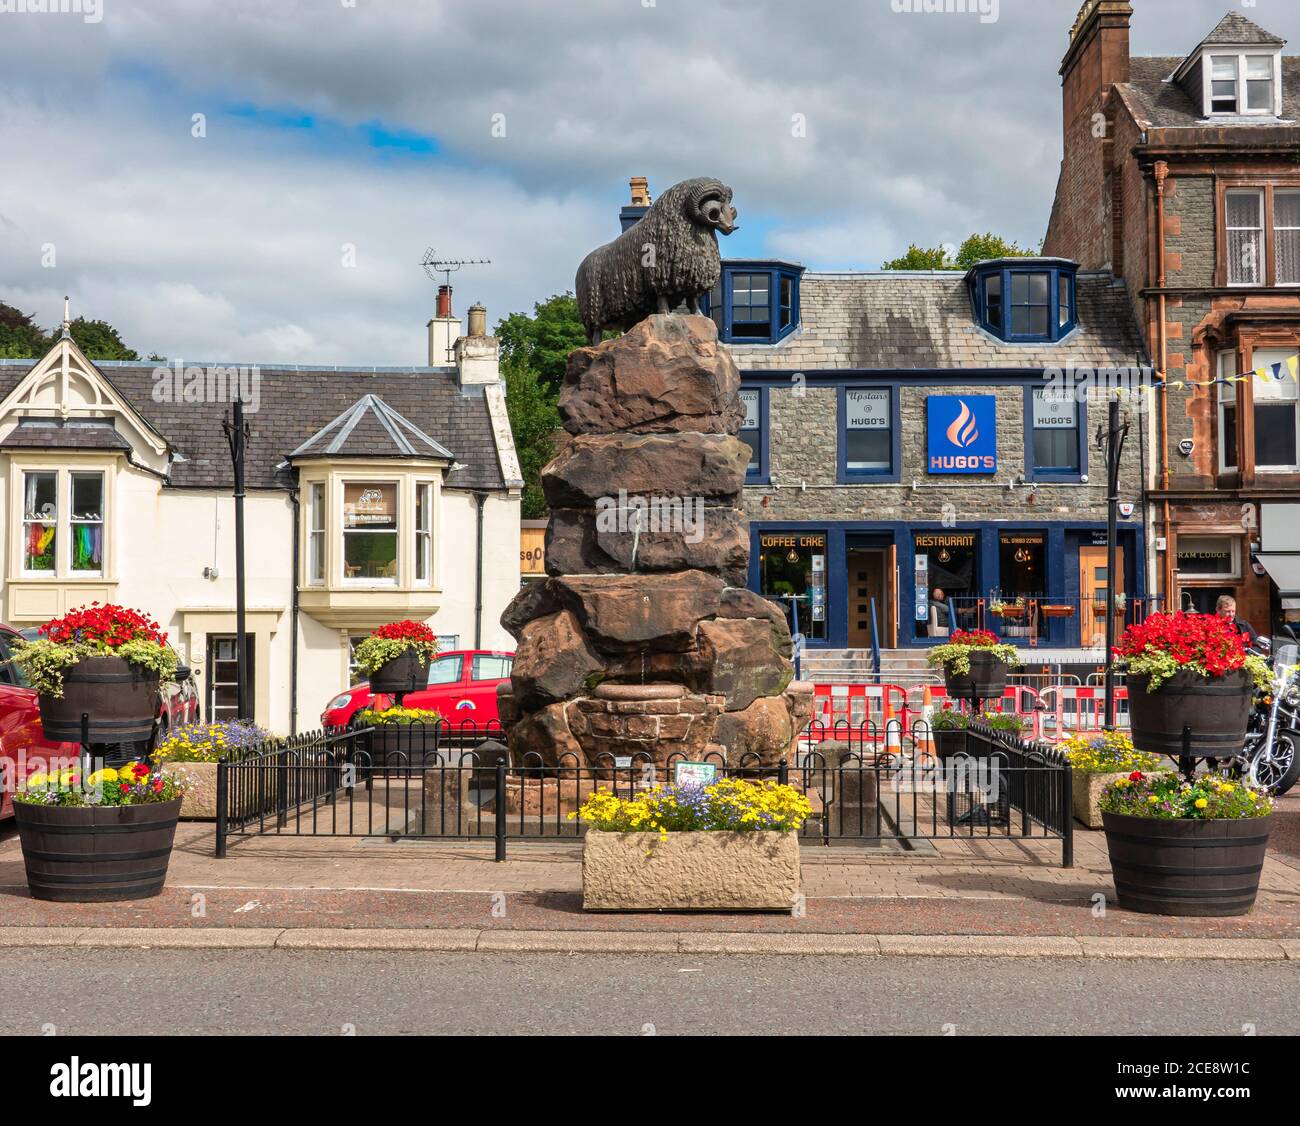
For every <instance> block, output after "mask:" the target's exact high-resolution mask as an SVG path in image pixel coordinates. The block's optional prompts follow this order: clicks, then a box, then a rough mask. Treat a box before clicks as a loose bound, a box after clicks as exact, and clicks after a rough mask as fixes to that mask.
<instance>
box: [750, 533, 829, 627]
mask: <svg viewBox="0 0 1300 1126" xmlns="http://www.w3.org/2000/svg"><path fill="white" fill-rule="evenodd" d="M758 544H759V548H758V550H759V555H758V573H759V593H761V594H762V595H763V596H764V597H765V598H770V599H772V601H774V602H775V603H776V604H777V605H778V606H780V607H781V608H782V609H783V610H784V611H785V615H786V620H787V621H789V623H790V628H791V629H792V630H794V629H796V628H797V629H798V631H799V632H800V633H802V634H803V635H804V637H806V638H808V639H809V640H818V641H824V640H826V616H827V612H826V533H825V532H772V533H764V534H762V535H760V536H759V540H758Z"/></svg>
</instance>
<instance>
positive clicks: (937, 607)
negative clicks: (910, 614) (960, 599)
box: [930, 587, 948, 629]
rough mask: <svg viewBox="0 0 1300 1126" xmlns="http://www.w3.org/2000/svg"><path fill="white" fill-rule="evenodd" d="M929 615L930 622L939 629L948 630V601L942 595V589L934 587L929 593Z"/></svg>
mask: <svg viewBox="0 0 1300 1126" xmlns="http://www.w3.org/2000/svg"><path fill="white" fill-rule="evenodd" d="M930 613H931V615H932V616H931V619H930V620H931V621H932V622H934V624H935V625H936V626H938V627H939V628H940V629H947V628H948V599H947V597H946V596H945V595H944V593H943V588H942V587H935V588H934V590H932V591H930Z"/></svg>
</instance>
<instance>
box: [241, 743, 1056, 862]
mask: <svg viewBox="0 0 1300 1126" xmlns="http://www.w3.org/2000/svg"><path fill="white" fill-rule="evenodd" d="M495 733H497V732H494V731H491V730H490V729H479V730H478V731H477V734H478V735H485V734H495ZM380 735H382V736H383V738H382V739H381V738H379V737H378V736H380ZM455 735H456V733H455V732H451V731H437V730H436V729H435V730H434V731H432V732H430V731H428V730H423V731H422V730H419V729H418V728H416V729H408V728H403V729H399V730H397V731H395V732H394V731H391V730H389V731H381V729H378V728H362V729H358V730H352V729H349V730H344V731H336V732H318V733H315V734H313V735H308V736H300V737H299V738H297V739H295V740H292V741H287V742H284V743H277V744H271V745H267V746H266V747H264V748H263V749H262V750H260V751H258V752H256V753H253V754H250V755H248V756H246V757H243V758H241V759H238V760H234V761H228V760H223V761H222V762H221V763H219V764H218V767H217V825H216V854H217V856H218V857H224V856H226V855H227V850H228V847H229V845H230V844H231V842H233V841H236V840H238V839H240V838H244V837H251V836H256V835H266V834H269V835H277V836H294V837H302V836H312V837H374V838H387V839H389V840H392V841H399V840H411V839H415V840H429V839H482V840H492V841H493V842H494V844H495V856H496V859H497V860H504V859H506V853H507V847H508V843H509V841H511V840H529V839H545V840H555V839H566V838H567V839H574V840H576V839H578V838H580V837H581V835H582V833H583V832H585V831H586V827H585V826H584V825H583V824H582V822H581V821H580V820H578V819H577V818H576V817H575V816H573V815H574V814H575V813H576V811H577V810H578V808H579V807H580V806H581V805H582V803H583V802H584V801H585V800H586V798H587V797H589V796H590V795H591V794H592V793H593V792H595V791H596V790H597V789H606V790H610V791H612V792H614V793H616V794H619V795H622V796H629V797H630V796H632V795H634V794H635V793H637V792H641V791H644V790H646V789H647V788H649V787H652V786H655V785H661V784H662V785H671V784H673V781H674V778H673V776H674V773H675V767H676V764H677V763H678V762H680V761H684V756H682V755H674V756H671V757H670V758H669V759H668V761H667V762H663V763H656V762H655V761H653V760H652V759H651V758H650V756H649V755H647V754H644V753H640V754H636V755H632V756H627V757H616V756H614V755H602V756H600V758H599V759H598V760H597V761H596V762H595V763H594V764H592V763H587V764H582V763H579V762H578V761H577V760H576V758H575V757H574V756H572V755H565V756H562V758H561V760H560V761H559V762H557V763H545V762H543V761H542V760H541V758H540V757H539V756H537V755H535V754H529V755H526V756H525V757H524V760H523V761H522V762H519V763H514V762H510V761H508V758H507V755H508V752H507V753H506V754H501V753H500V752H499V751H497V750H495V749H494V748H492V747H491V746H486V747H485V746H484V744H483V742H481V741H480V742H479V743H478V744H477V745H476V746H475V747H470V746H468V745H467V744H468V743H469V742H470V741H471V740H472V738H473V737H474V735H472V734H470V732H469V731H467V729H465V728H462V729H460V735H461V738H456V737H455ZM805 736H806V738H805V740H804V741H803V744H802V747H801V749H800V751H799V752H798V754H797V757H796V760H795V762H793V763H786V762H785V761H781V762H779V763H772V762H766V763H765V762H763V761H762V760H761V759H760V758H759V756H757V755H752V754H751V755H746V756H744V757H743V758H742V759H741V760H740V761H739V762H737V763H728V762H727V761H726V760H725V758H724V756H722V755H720V754H717V753H709V754H707V755H705V756H704V761H705V762H707V763H709V764H711V765H712V766H713V767H714V770H715V774H716V776H717V777H719V778H721V777H739V778H748V779H751V780H758V779H773V780H775V781H778V782H782V783H788V784H789V785H792V786H795V787H796V788H798V789H800V790H802V791H803V792H804V793H805V794H806V795H807V797H808V800H809V803H810V805H811V806H812V816H811V817H810V818H809V819H808V821H807V823H806V824H805V825H804V826H803V828H802V830H801V831H800V836H801V838H802V839H803V840H804V841H805V842H806V843H809V844H815V843H821V844H827V845H829V844H831V843H835V842H843V843H853V842H860V843H867V842H875V843H877V844H879V843H882V842H894V843H895V844H896V845H897V846H898V847H901V848H907V847H909V845H908V842H909V841H914V840H921V839H942V838H969V837H978V838H997V837H1008V838H1010V837H1015V838H1017V839H1023V838H1026V837H1047V838H1060V839H1062V840H1063V841H1064V842H1065V843H1064V844H1063V849H1064V851H1063V860H1062V862H1063V863H1064V864H1065V865H1066V866H1068V865H1069V864H1070V857H1071V853H1070V844H1069V837H1068V832H1069V825H1068V822H1067V823H1066V824H1065V826H1064V828H1062V823H1061V821H1060V817H1059V815H1058V814H1059V806H1060V801H1061V800H1063V801H1064V808H1065V809H1066V810H1067V811H1068V809H1069V767H1068V765H1066V764H1064V760H1063V759H1061V758H1060V757H1059V756H1055V757H1053V756H1054V752H1050V751H1049V752H1043V751H1040V750H1039V749H1037V748H1030V747H1029V745H1028V744H1021V743H1020V742H1019V741H1017V740H1004V739H1002V738H1001V737H1000V736H996V735H995V734H993V733H992V732H989V733H988V734H987V735H984V734H981V729H980V728H979V726H978V725H976V726H974V727H972V729H971V733H970V735H969V737H968V739H967V742H966V749H964V750H963V751H962V752H960V753H958V754H956V755H952V756H949V757H948V758H945V757H943V756H941V755H939V754H938V752H937V750H936V749H935V747H934V740H933V733H932V732H931V731H930V729H929V727H928V725H926V724H924V723H920V722H918V723H914V724H913V725H912V726H911V727H910V728H907V729H904V728H903V725H902V722H901V721H900V720H893V721H891V722H890V723H889V724H887V725H886V727H885V729H883V730H882V729H881V728H879V727H877V726H876V725H874V724H872V723H862V724H856V725H850V724H848V723H847V721H844V722H842V723H841V724H840V725H839V726H835V727H830V728H822V727H821V726H820V725H814V726H813V728H812V729H810V730H809V731H807V732H805ZM981 738H984V739H986V740H993V741H995V742H996V746H995V747H994V748H993V750H992V751H988V750H986V749H982V747H983V744H980V743H979V742H978V740H979V739H981ZM492 756H496V760H495V761H488V760H489V758H490V757H492ZM1062 794H1063V795H1064V798H1063V799H1061V797H1060V795H1062ZM1063 834H1064V835H1063Z"/></svg>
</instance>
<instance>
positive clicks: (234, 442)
mask: <svg viewBox="0 0 1300 1126" xmlns="http://www.w3.org/2000/svg"><path fill="white" fill-rule="evenodd" d="M231 413H232V415H233V416H234V417H233V420H230V419H227V420H225V421H223V422H222V424H221V428H222V429H223V430H224V431H225V432H226V443H227V444H228V445H229V446H230V460H231V463H232V464H233V465H234V470H235V646H236V650H237V657H238V660H237V662H236V663H237V665H238V674H237V675H238V679H237V681H236V685H237V687H236V707H237V710H238V712H239V718H240V719H251V718H252V717H251V716H250V715H249V714H248V633H247V630H246V628H245V626H246V622H245V613H246V609H247V607H246V604H245V590H244V454H245V452H246V450H247V448H248V434H249V430H248V423H247V422H245V421H244V402H243V399H242V398H241V397H240V396H239V395H236V396H235V402H234V406H233V408H232V411H231Z"/></svg>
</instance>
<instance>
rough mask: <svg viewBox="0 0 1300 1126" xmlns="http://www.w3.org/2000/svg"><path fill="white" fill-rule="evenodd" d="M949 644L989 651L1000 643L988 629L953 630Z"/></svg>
mask: <svg viewBox="0 0 1300 1126" xmlns="http://www.w3.org/2000/svg"><path fill="white" fill-rule="evenodd" d="M948 644H949V645H970V646H972V647H974V648H976V649H989V648H992V647H993V646H994V645H998V644H1000V643H999V641H998V639H997V635H996V634H993V633H990V632H989V631H988V630H986V629H958V630H953V633H952V636H951V637H950V638H949V639H948Z"/></svg>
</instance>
